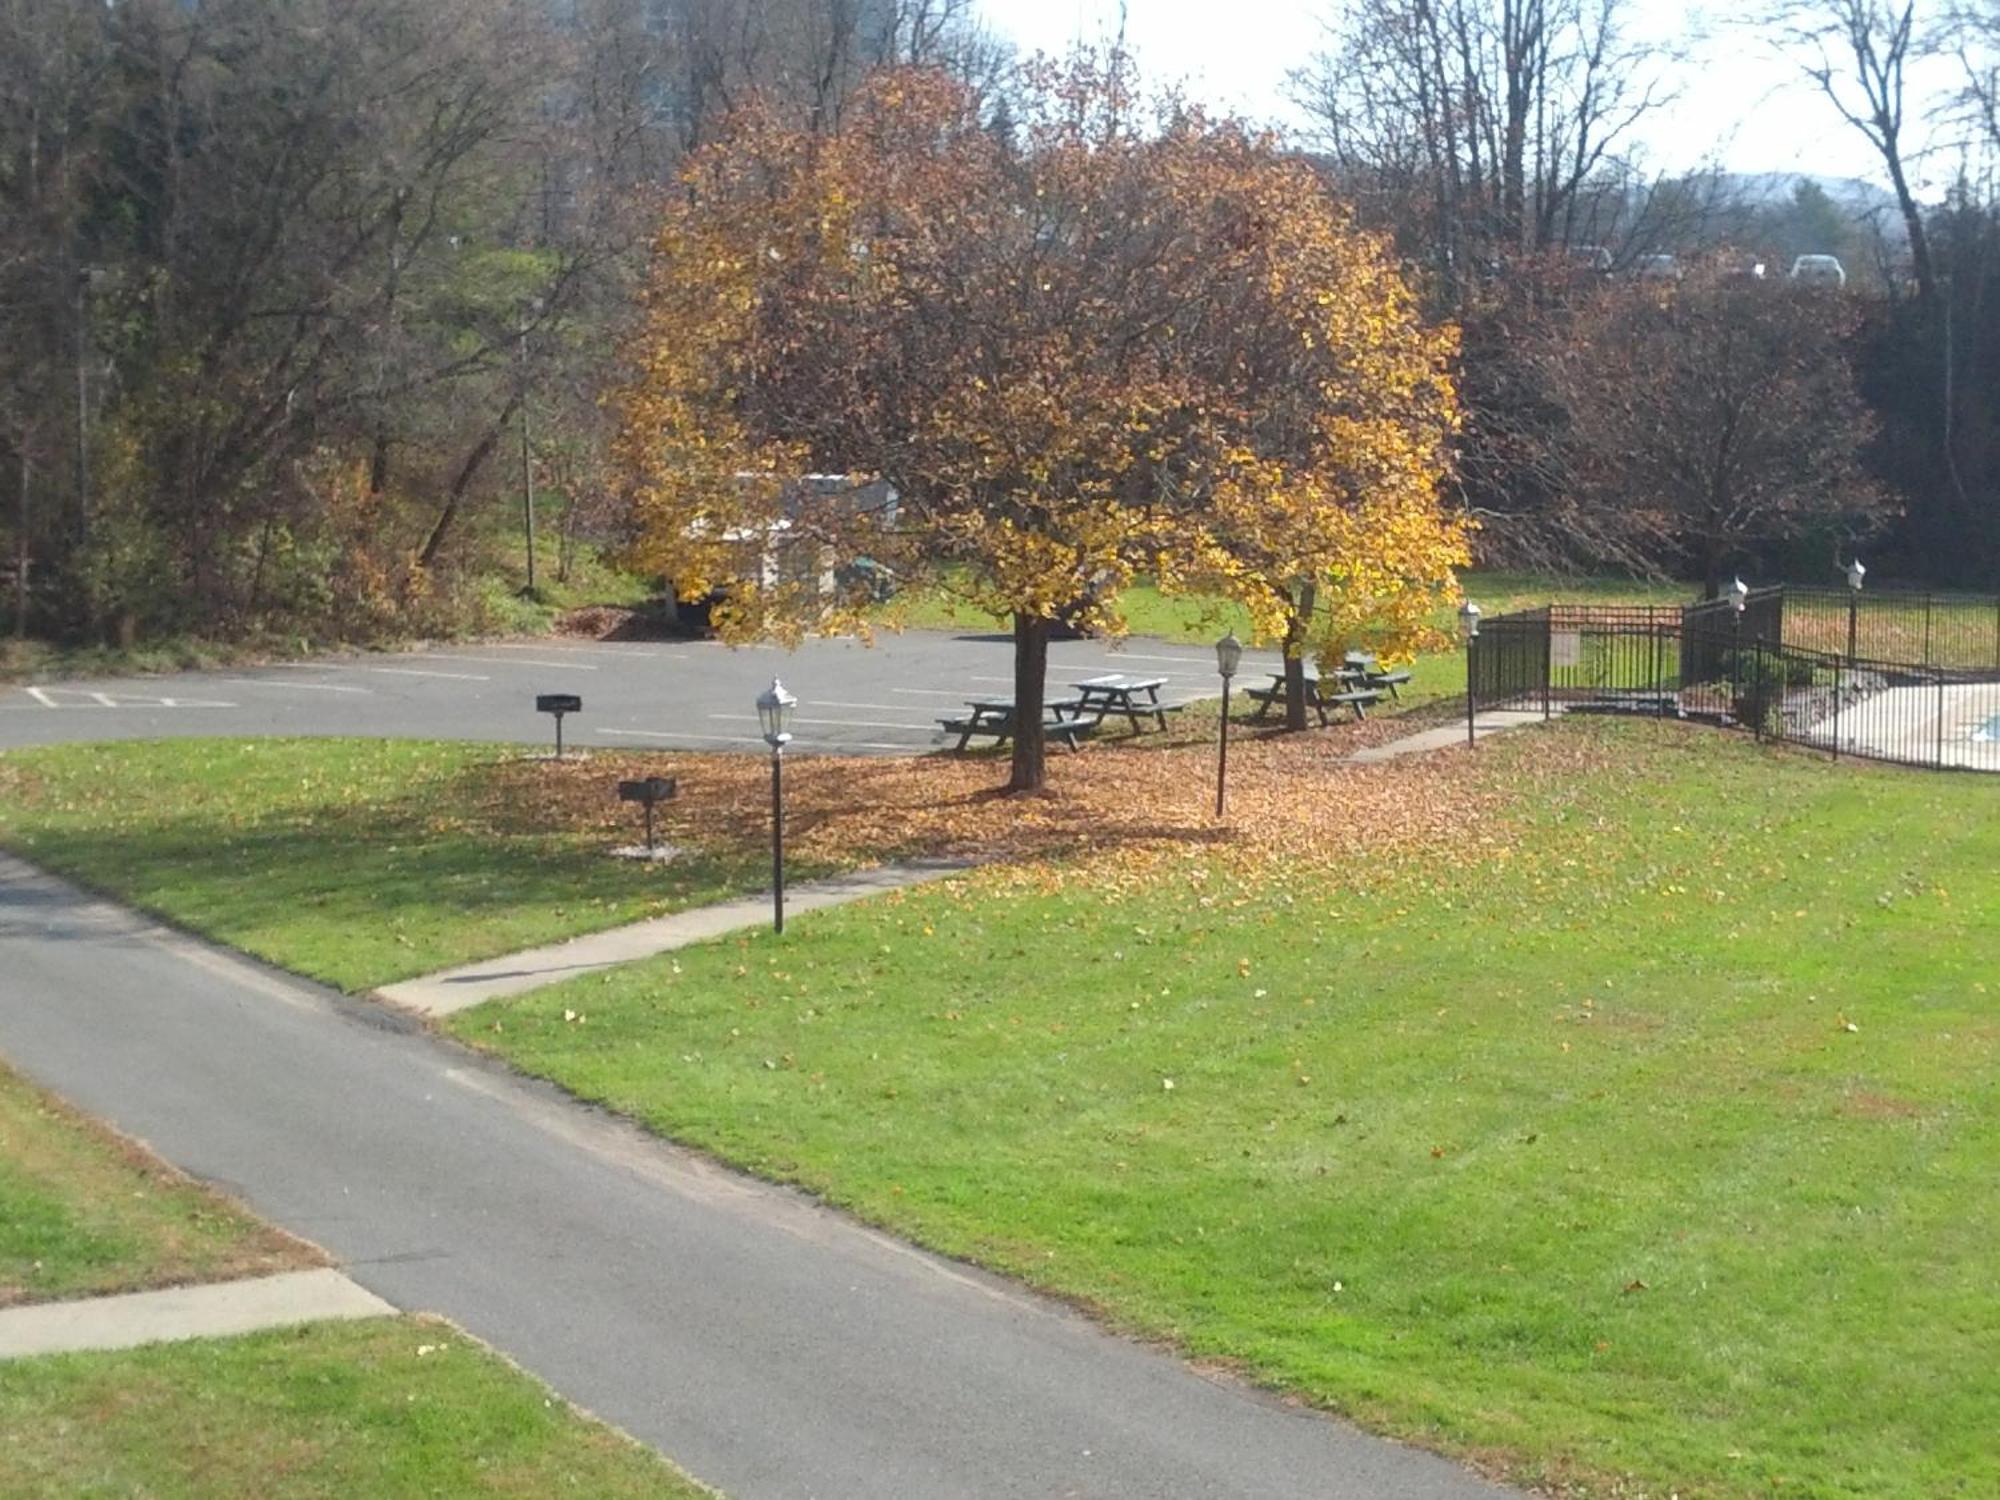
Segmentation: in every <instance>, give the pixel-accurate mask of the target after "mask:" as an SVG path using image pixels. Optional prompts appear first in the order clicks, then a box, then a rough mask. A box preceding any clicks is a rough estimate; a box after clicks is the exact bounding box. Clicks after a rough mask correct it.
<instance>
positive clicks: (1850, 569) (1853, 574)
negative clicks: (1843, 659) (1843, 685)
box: [1847, 557, 1868, 671]
mask: <svg viewBox="0 0 2000 1500" xmlns="http://www.w3.org/2000/svg"><path fill="white" fill-rule="evenodd" d="M1867 576H1868V570H1867V569H1866V568H1864V567H1862V566H1861V559H1860V558H1858V557H1857V558H1855V559H1854V561H1853V562H1851V563H1849V564H1848V565H1847V666H1848V670H1849V671H1852V670H1853V668H1854V619H1855V615H1856V614H1857V613H1858V611H1859V606H1860V604H1861V580H1862V579H1864V578H1866V577H1867Z"/></svg>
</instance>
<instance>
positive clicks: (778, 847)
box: [757, 678, 799, 932]
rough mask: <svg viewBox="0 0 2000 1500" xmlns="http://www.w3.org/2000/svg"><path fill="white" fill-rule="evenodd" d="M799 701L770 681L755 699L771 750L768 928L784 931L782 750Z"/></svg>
mask: <svg viewBox="0 0 2000 1500" xmlns="http://www.w3.org/2000/svg"><path fill="white" fill-rule="evenodd" d="M798 704H799V700H798V699H797V698H794V697H793V696H792V695H791V694H790V693H788V692H786V691H785V685H784V684H783V683H782V682H779V681H778V680H777V679H775V678H773V679H772V681H771V686H770V687H769V688H767V689H766V690H765V691H764V692H763V693H761V694H759V695H758V698H757V723H758V726H759V727H760V728H761V729H763V731H764V743H765V744H767V745H769V746H770V747H771V926H772V930H773V931H776V932H783V931H784V930H785V769H784V768H785V746H786V745H788V744H790V743H791V739H792V736H791V722H792V710H793V709H795V708H797V707H798Z"/></svg>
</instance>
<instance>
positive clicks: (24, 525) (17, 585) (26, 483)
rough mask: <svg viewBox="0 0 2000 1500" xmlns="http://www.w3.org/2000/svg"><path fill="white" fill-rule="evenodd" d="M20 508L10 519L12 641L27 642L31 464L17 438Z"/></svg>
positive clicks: (24, 444) (25, 445) (23, 443)
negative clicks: (12, 565)
mask: <svg viewBox="0 0 2000 1500" xmlns="http://www.w3.org/2000/svg"><path fill="white" fill-rule="evenodd" d="M20 442H21V508H20V513H19V514H18V515H17V516H16V517H15V518H14V525H15V537H14V639H15V640H17V641H25V640H26V639H27V638H28V568H29V566H30V563H31V556H30V553H29V551H28V520H29V509H28V506H29V500H30V498H31V496H32V494H33V486H34V474H35V463H34V460H33V459H32V458H30V457H29V456H28V439H27V436H26V435H25V434H23V436H22V437H21V440H20Z"/></svg>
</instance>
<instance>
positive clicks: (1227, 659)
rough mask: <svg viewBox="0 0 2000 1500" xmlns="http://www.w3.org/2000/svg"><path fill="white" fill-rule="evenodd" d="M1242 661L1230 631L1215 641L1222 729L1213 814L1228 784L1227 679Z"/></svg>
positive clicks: (1217, 812)
mask: <svg viewBox="0 0 2000 1500" xmlns="http://www.w3.org/2000/svg"><path fill="white" fill-rule="evenodd" d="M1242 661H1243V643H1242V642H1241V641H1239V640H1237V639H1236V632H1235V631H1233V630H1232V631H1230V632H1229V634H1227V635H1225V636H1224V637H1223V638H1222V639H1221V640H1219V641H1217V642H1216V643H1215V670H1216V671H1218V672H1220V673H1221V674H1222V730H1221V739H1220V741H1219V742H1218V750H1217V754H1216V761H1215V815H1216V817H1218V818H1219V817H1221V816H1222V804H1223V795H1224V790H1225V788H1227V787H1228V785H1229V679H1230V678H1232V677H1234V676H1235V675H1236V668H1237V667H1238V666H1239V665H1241V663H1242Z"/></svg>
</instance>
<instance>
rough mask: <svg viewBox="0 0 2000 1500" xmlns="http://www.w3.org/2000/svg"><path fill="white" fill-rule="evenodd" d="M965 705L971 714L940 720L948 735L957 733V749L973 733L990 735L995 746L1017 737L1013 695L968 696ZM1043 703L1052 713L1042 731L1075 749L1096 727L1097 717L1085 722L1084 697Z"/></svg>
mask: <svg viewBox="0 0 2000 1500" xmlns="http://www.w3.org/2000/svg"><path fill="white" fill-rule="evenodd" d="M965 706H966V707H967V708H968V709H969V710H971V711H970V712H969V713H966V714H963V715H960V716H956V717H952V718H944V719H939V720H938V723H939V724H941V725H943V726H944V732H945V733H946V734H955V735H957V736H958V744H957V746H956V747H955V748H956V749H957V750H959V751H963V750H964V749H965V747H966V746H967V745H969V744H970V743H971V742H972V738H973V736H974V735H978V736H981V737H982V738H983V737H990V738H991V739H992V740H993V743H994V744H996V745H1004V744H1006V743H1007V741H1009V740H1011V739H1012V738H1013V737H1014V729H1015V725H1016V722H1017V721H1016V718H1015V713H1014V700H1013V699H1012V698H968V699H966V700H965ZM1042 706H1043V708H1044V709H1045V710H1046V711H1047V712H1048V714H1049V715H1050V717H1049V718H1047V719H1045V720H1043V721H1042V733H1043V734H1044V735H1045V736H1047V737H1048V738H1049V739H1052V740H1054V741H1056V742H1057V743H1058V744H1061V745H1064V746H1066V747H1068V748H1069V749H1071V750H1074V749H1076V745H1077V741H1078V740H1079V739H1081V738H1082V737H1083V736H1084V735H1086V734H1088V733H1089V732H1090V731H1091V730H1093V729H1095V728H1096V727H1097V724H1098V720H1090V721H1088V722H1086V721H1085V719H1084V717H1083V710H1084V703H1083V700H1082V699H1081V698H1057V699H1054V700H1052V701H1050V702H1048V703H1045V704H1043V705H1042ZM1065 715H1068V716H1069V717H1067V718H1066V717H1064V716H1065Z"/></svg>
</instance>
